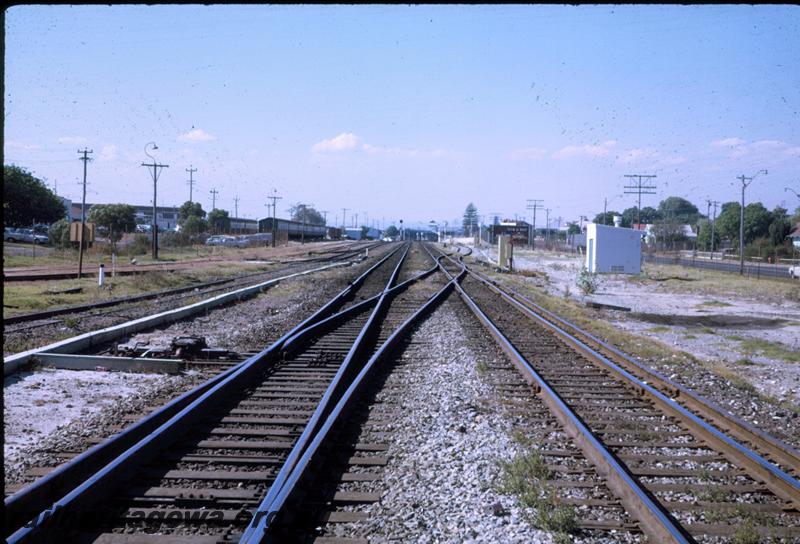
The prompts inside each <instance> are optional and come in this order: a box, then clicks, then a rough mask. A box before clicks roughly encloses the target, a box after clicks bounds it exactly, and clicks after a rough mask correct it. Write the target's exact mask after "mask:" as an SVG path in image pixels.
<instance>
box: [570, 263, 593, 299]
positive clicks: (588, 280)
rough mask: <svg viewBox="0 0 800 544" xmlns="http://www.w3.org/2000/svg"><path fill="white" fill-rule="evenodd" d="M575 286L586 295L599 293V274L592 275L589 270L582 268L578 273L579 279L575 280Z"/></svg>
mask: <svg viewBox="0 0 800 544" xmlns="http://www.w3.org/2000/svg"><path fill="white" fill-rule="evenodd" d="M575 285H577V286H578V289H580V290H581V292H582V293H583V294H584V295H591V294H592V293H594V292H595V291H597V286H598V280H597V274H592V273H591V272H589V270H588V269H586V268H581V271H580V272H578V279H577V280H575Z"/></svg>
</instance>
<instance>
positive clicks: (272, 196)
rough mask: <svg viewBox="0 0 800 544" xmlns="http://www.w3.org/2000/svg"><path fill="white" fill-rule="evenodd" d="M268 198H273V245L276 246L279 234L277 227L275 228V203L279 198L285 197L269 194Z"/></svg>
mask: <svg viewBox="0 0 800 544" xmlns="http://www.w3.org/2000/svg"><path fill="white" fill-rule="evenodd" d="M267 198H269V199H270V200H272V247H275V236H276V234H277V229H276V228H275V221H276V219H275V203H276V202H277V201H278V200H280V199H282V198H283V197H282V196H275V195H271V196H268V197H267ZM267 212H269V204H267Z"/></svg>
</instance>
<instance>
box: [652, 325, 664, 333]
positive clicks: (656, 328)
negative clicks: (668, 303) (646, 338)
mask: <svg viewBox="0 0 800 544" xmlns="http://www.w3.org/2000/svg"><path fill="white" fill-rule="evenodd" d="M647 332H669V327H665V326H664V325H658V326H656V327H650V328H649V329H647Z"/></svg>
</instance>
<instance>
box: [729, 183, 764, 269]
mask: <svg viewBox="0 0 800 544" xmlns="http://www.w3.org/2000/svg"><path fill="white" fill-rule="evenodd" d="M766 173H767V171H766V170H759V171H758V172H757V173H756V175H755V176H751V177H747V176H745V175H744V174H743V175H741V176H739V177H738V178H736V179H738V180H739V181H741V182H742V207H741V208H740V209H739V275H740V276H743V275H744V190H745V189H747V186H748V185H750V184H751V183H752V182H753V180H754V179H756V178H757V177H758V174H766Z"/></svg>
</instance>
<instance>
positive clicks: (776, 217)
mask: <svg viewBox="0 0 800 544" xmlns="http://www.w3.org/2000/svg"><path fill="white" fill-rule="evenodd" d="M787 211H788V210H787V209H786V208H781V207H780V206H775V209H774V210H772V214H771V216H772V221H771V222H770V224H769V228H768V229H767V230H768V232H769V239H770V242H772V245H773V246H780V245H783V243H784V242H785V241H786V237H787V236H788V235H789V233H790V232H791V231H792V225H791V223H789V216H788V214H787Z"/></svg>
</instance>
